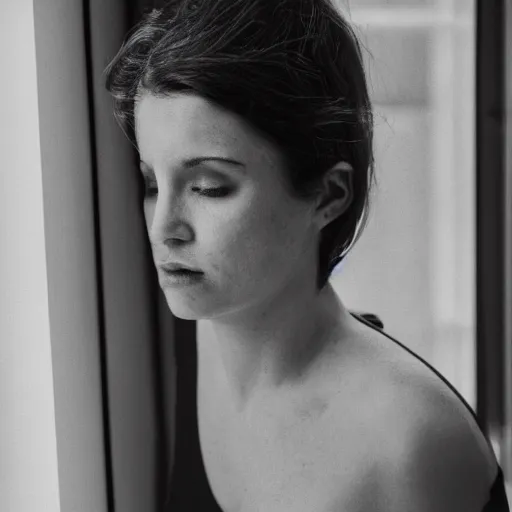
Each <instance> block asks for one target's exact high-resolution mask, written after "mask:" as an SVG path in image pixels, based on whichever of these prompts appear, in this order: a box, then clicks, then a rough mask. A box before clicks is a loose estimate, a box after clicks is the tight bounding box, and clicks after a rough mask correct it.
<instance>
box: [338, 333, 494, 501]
mask: <svg viewBox="0 0 512 512" xmlns="http://www.w3.org/2000/svg"><path fill="white" fill-rule="evenodd" d="M346 344H347V346H348V348H345V350H344V351H343V350H340V351H339V357H340V361H339V366H340V368H344V369H345V375H344V376H343V375H342V374H341V373H340V374H339V375H337V376H335V374H332V375H331V377H330V378H331V379H332V384H333V389H337V393H334V394H333V395H332V396H333V397H336V399H335V400H334V401H333V402H332V404H331V407H332V408H333V411H334V412H335V414H334V416H331V419H333V421H334V422H335V423H339V424H344V425H350V424H353V425H354V426H357V429H356V430H357V431H354V437H353V438H354V440H357V442H358V443H359V444H360V445H362V443H363V442H364V443H365V444H366V446H371V452H370V453H371V457H367V459H366V461H365V464H364V465H363V466H362V468H363V469H362V470H363V471H367V472H368V475H370V474H371V475H372V478H373V479H377V480H378V482H379V483H378V487H379V488H381V489H382V496H381V499H383V500H384V499H385V500H388V501H389V500H395V501H396V507H398V506H399V505H398V504H399V502H400V500H402V501H403V502H404V503H409V504H412V503H413V502H414V503H415V500H422V499H427V498H425V496H426V495H428V493H429V492H431V491H432V489H435V488H438V489H439V500H440V501H439V502H437V503H439V506H440V507H449V506H450V504H452V505H453V504H455V503H458V502H457V500H459V499H462V500H464V499H466V498H463V497H461V496H462V495H461V489H463V488H464V487H465V488H466V489H471V491H467V492H470V496H471V499H472V500H474V502H475V503H479V502H482V503H485V499H486V497H487V494H488V491H489V488H490V486H491V485H492V482H493V480H494V478H495V476H496V471H497V465H496V460H495V458H494V455H493V453H492V451H491V449H490V447H489V444H488V443H487V441H486V439H485V437H484V436H483V434H482V432H481V431H480V429H479V427H478V425H477V424H476V422H475V420H474V417H473V416H472V415H471V413H470V411H469V410H468V409H467V407H466V406H465V405H464V404H463V403H462V401H461V400H460V398H459V397H458V396H457V395H456V394H455V393H454V392H453V390H452V389H450V388H449V387H448V385H447V384H446V383H445V382H444V381H443V380H442V379H441V378H440V377H439V376H438V375H436V374H435V373H434V372H433V371H432V370H431V369H430V368H428V367H427V366H426V365H425V364H424V363H423V362H421V361H420V360H418V359H417V358H415V357H414V356H413V355H412V354H410V353H408V352H407V351H406V350H405V349H404V348H403V347H400V346H399V345H398V344H396V343H395V342H394V341H392V340H391V339H389V338H387V337H385V336H384V335H383V334H382V333H380V332H378V331H375V330H373V329H371V328H369V327H368V328H363V329H356V331H355V333H354V336H353V339H351V340H349V341H346ZM343 356H344V358H345V359H344V360H343ZM348 432H350V428H348ZM343 442H346V440H345V441H343ZM338 449H339V451H343V449H345V448H344V447H343V446H341V445H340V446H339V447H337V446H335V447H333V452H332V453H333V454H335V453H336V452H337V451H338ZM376 475H377V476H376ZM406 482H408V483H407V484H406ZM402 484H404V485H402ZM443 486H444V487H443ZM443 489H444V490H443ZM450 493H452V495H451V497H450ZM386 494H390V495H389V496H384V495H386ZM443 496H447V498H446V500H445V501H443ZM466 496H467V493H466ZM375 499H377V498H375ZM447 509H448V508H447ZM395 510H402V509H401V508H396V509H395ZM415 510H416V509H415ZM418 510H422V509H418ZM425 510H430V509H428V508H425ZM439 510H444V508H439ZM465 510H466V509H465ZM467 510H471V509H470V508H468V509H467ZM475 510H477V509H475Z"/></svg>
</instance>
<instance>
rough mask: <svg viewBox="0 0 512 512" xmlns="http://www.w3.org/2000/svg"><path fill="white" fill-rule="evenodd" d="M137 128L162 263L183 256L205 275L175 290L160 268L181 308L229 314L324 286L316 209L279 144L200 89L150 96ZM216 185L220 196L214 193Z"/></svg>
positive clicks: (151, 228)
mask: <svg viewBox="0 0 512 512" xmlns="http://www.w3.org/2000/svg"><path fill="white" fill-rule="evenodd" d="M135 126H136V136H137V143H138V149H139V152H140V159H141V171H142V172H143V174H144V175H145V180H146V190H147V192H146V196H145V199H144V212H145V218H146V225H147V229H148V236H149V239H150V242H151V244H152V248H153V256H154V259H155V264H157V265H158V262H169V261H179V262H181V263H184V264H186V265H188V266H189V267H192V268H195V269H199V270H201V271H202V272H203V275H202V277H201V279H200V280H198V281H196V282H194V283H193V284H191V285H187V286H174V285H169V284H167V283H166V281H165V273H164V272H163V271H162V270H161V269H159V270H158V272H159V279H160V285H161V287H162V289H163V291H164V294H165V296H166V299H167V302H168V305H169V307H170V309H171V311H172V312H173V314H175V315H176V316H177V317H180V318H184V319H194V320H198V319H202V318H208V319H213V318H220V317H223V316H226V315H229V314H233V313H235V312H239V311H241V310H244V309H247V308H254V307H256V308H257V307H258V306H260V305H263V306H265V305H266V306H267V307H268V306H269V305H270V304H271V301H272V302H273V300H274V299H275V300H286V298H287V297H290V298H293V297H294V296H295V295H296V294H297V293H301V291H302V290H303V284H304V283H305V282H308V283H316V262H317V259H316V258H317V240H318V228H317V227H316V226H315V224H314V222H313V212H314V208H313V207H314V205H312V204H311V203H309V204H308V203H305V202H304V201H299V200H297V199H293V198H292V197H291V196H290V195H289V193H288V192H287V190H286V189H285V185H284V182H283V179H284V166H283V162H282V158H281V155H280V153H279V152H278V151H277V150H276V149H275V148H274V147H273V145H272V144H271V143H269V142H268V141H267V140H266V139H264V138H263V137H261V136H260V135H259V134H257V133H256V132H255V131H254V130H253V129H252V128H251V127H250V126H249V125H248V124H247V123H245V122H244V121H243V120H242V119H241V118H240V117H238V116H236V115H235V114H233V113H230V112H227V111H225V110H223V109H221V108H220V107H218V106H216V105H215V104H213V103H211V102H208V101H207V100H205V99H203V98H201V97H199V96H196V95H192V94H175V95H172V96H167V97H165V98H157V97H155V96H152V95H149V94H145V95H143V96H142V98H141V99H140V100H139V101H138V102H137V104H136V108H135ZM215 158H217V159H227V160H230V161H231V162H227V161H222V160H215ZM192 159H195V161H193V160H192ZM214 189H217V190H216V193H218V196H217V197H215V196H209V195H208V194H210V193H211V190H213V192H214V193H215V190H214ZM308 285H309V284H308ZM262 311H264V308H263V310H262Z"/></svg>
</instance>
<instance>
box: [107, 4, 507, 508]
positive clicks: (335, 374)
mask: <svg viewBox="0 0 512 512" xmlns="http://www.w3.org/2000/svg"><path fill="white" fill-rule="evenodd" d="M107 88H108V90H109V91H110V92H111V93H112V95H113V97H114V106H115V114H116V116H117V118H118V120H119V121H120V123H121V126H123V128H124V129H125V130H126V133H127V134H128V136H129V137H130V139H131V140H132V141H133V142H134V144H135V146H136V148H137V150H138V152H139V155H140V168H141V172H142V175H143V177H144V181H145V183H146V185H147V186H146V194H145V197H144V201H143V203H144V213H145V218H146V222H147V229H148V236H149V239H150V242H151V244H152V248H153V255H154V260H155V264H156V266H157V267H158V275H159V280H160V285H161V287H162V290H163V292H164V294H165V297H166V300H167V303H168V305H169V308H170V310H171V311H172V313H173V314H174V315H176V316H177V317H179V318H183V319H188V320H197V327H198V329H197V345H198V363H199V365H198V416H199V432H200V440H201V451H202V457H203V460H204V465H205V468H206V472H207V476H208V481H209V483H210V486H211V489H212V491H213V494H214V496H215V498H216V500H217V502H218V504H219V505H220V507H221V508H222V510H224V511H226V512H252V511H265V512H283V511H294V512H302V511H303V512H306V511H307V512H311V511H315V512H362V511H364V512H370V511H375V512H377V511H378V512H388V511H389V512H391V511H393V512H402V511H403V512H411V511H415V512H444V511H446V512H456V511H460V512H473V511H474V512H482V511H483V510H485V511H490V510H493V511H505V510H509V509H508V505H507V503H506V498H505V494H504V488H503V480H502V473H501V470H500V468H499V466H498V464H497V462H496V459H495V457H494V454H493V452H492V449H491V447H490V445H489V443H488V442H487V440H486V439H485V437H484V435H483V434H482V432H481V431H480V430H479V428H478V425H477V423H476V421H475V417H474V414H473V413H472V411H471V410H470V408H469V406H467V404H466V403H465V402H463V400H462V399H461V397H460V396H459V395H458V394H457V393H456V392H454V390H453V389H452V388H451V387H450V386H449V385H447V383H446V382H445V381H444V380H443V379H442V378H439V375H437V374H436V373H435V371H432V369H431V368H429V367H428V366H427V365H426V364H425V363H424V362H422V361H421V360H419V359H418V358H417V357H416V356H415V355H414V354H412V353H410V352H409V351H408V350H407V349H405V348H404V347H403V346H402V345H401V344H399V343H398V342H396V343H395V342H390V338H389V337H388V336H387V335H386V334H384V333H383V332H382V331H381V330H379V329H377V328H375V327H373V326H372V325H371V324H370V323H368V322H366V321H365V320H364V319H363V318H361V317H359V316H358V315H355V314H352V313H350V312H349V311H348V310H347V308H346V307H345V305H344V304H343V303H342V301H341V299H340V298H339V297H338V295H337V294H336V293H335V292H334V290H333V288H332V286H331V284H330V283H329V281H328V279H329V276H330V274H331V272H332V270H333V268H334V267H335V266H336V265H337V264H338V263H339V262H340V261H342V259H343V258H344V256H345V255H346V254H347V252H348V251H349V249H350V248H351V247H352V245H353V244H354V243H355V241H356V240H357V239H358V237H359V236H360V234H361V228H362V227H363V226H364V225H365V223H366V220H367V215H368V204H369V195H370V190H371V185H372V182H373V180H374V175H373V158H372V112H371V105H370V101H369V98H368V92H367V87H366V80H365V75H364V70H363V65H362V59H361V53H360V49H359V45H358V42H357V39H356V37H355V36H354V33H353V32H352V30H351V28H350V27H349V25H348V24H347V22H346V21H345V20H344V19H343V18H342V17H341V15H340V14H339V13H338V12H337V11H336V10H335V8H334V7H333V6H332V5H331V4H330V3H329V2H328V0H280V1H279V0H272V1H269V0H216V1H191V0H188V1H187V0H175V1H171V2H169V3H168V4H167V5H166V6H165V7H164V8H163V9H161V10H154V11H153V12H152V13H150V14H148V15H147V16H146V17H145V18H144V19H143V20H142V22H141V23H140V24H139V25H138V26H137V27H136V28H135V30H134V31H133V32H132V33H131V35H130V37H129V38H128V39H127V41H126V42H125V44H124V45H123V46H122V48H121V49H120V51H119V53H118V55H117V56H116V57H115V59H114V60H113V62H112V63H111V64H110V65H109V67H108V69H107ZM176 269H179V270H176ZM184 269H185V270H184ZM395 341H396V340H395Z"/></svg>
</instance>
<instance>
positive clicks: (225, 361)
mask: <svg viewBox="0 0 512 512" xmlns="http://www.w3.org/2000/svg"><path fill="white" fill-rule="evenodd" d="M255 309H256V308H254V307H253V308H252V309H251V310H250V311H249V310H245V311H242V312H238V313H237V315H236V317H235V316H234V315H232V316H230V317H229V318H226V317H223V318H220V319H219V318H215V319H208V320H199V321H198V331H197V341H198V350H204V351H205V353H208V354H209V357H208V358H206V360H208V361H209V364H211V365H213V366H212V368H210V369H209V371H210V370H213V371H215V372H216V374H217V375H219V376H220V378H222V379H223V380H224V382H225V384H226V386H227V388H228V389H229V390H230V391H231V392H232V396H233V400H235V401H236V402H237V404H238V407H242V408H243V406H244V404H246V403H247V402H248V401H249V400H250V399H251V397H252V396H254V395H255V394H256V393H257V392H258V391H259V390H265V391H268V390H269V389H277V388H281V387H283V386H284V387H297V386H300V384H302V383H303V382H305V380H306V378H307V377H308V375H309V374H310V373H311V369H312V368H313V365H314V363H315V362H316V361H317V360H319V359H320V358H321V356H322V355H324V354H325V353H326V351H327V350H328V349H329V347H330V345H331V344H332V343H336V342H339V341H341V340H342V339H343V337H344V335H345V333H347V332H348V328H349V321H350V314H349V313H348V311H347V310H346V308H345V307H344V305H343V304H342V302H341V300H340V299H339V297H338V296H337V294H336V292H335V291H334V289H333V288H332V286H331V285H330V283H329V282H328V283H327V284H326V286H325V287H324V288H323V289H322V290H321V291H320V292H319V293H314V292H312V293H309V294H307V293H297V290H294V292H293V294H291V293H290V292H289V291H288V292H286V293H283V294H282V295H281V296H279V297H275V299H273V300H272V301H271V302H269V303H267V304H266V305H260V306H259V307H258V308H257V309H258V311H257V312H256V311H255Z"/></svg>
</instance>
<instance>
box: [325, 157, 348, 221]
mask: <svg viewBox="0 0 512 512" xmlns="http://www.w3.org/2000/svg"><path fill="white" fill-rule="evenodd" d="M353 174H354V169H353V168H352V166H351V165H350V164H349V163H348V162H345V161H340V162H338V163H337V164H335V165H333V166H332V167H331V168H330V169H329V170H328V171H327V172H326V173H325V176H324V178H323V186H322V190H321V191H320V193H319V198H318V202H317V205H316V210H315V215H316V218H317V222H318V226H319V228H320V229H322V228H323V227H324V226H326V225H327V224H329V223H330V222H332V221H333V220H334V219H336V218H337V217H339V216H340V215H342V214H343V213H344V212H345V211H346V210H347V208H348V207H349V206H350V204H351V203H352V199H353V196H354V190H353Z"/></svg>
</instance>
